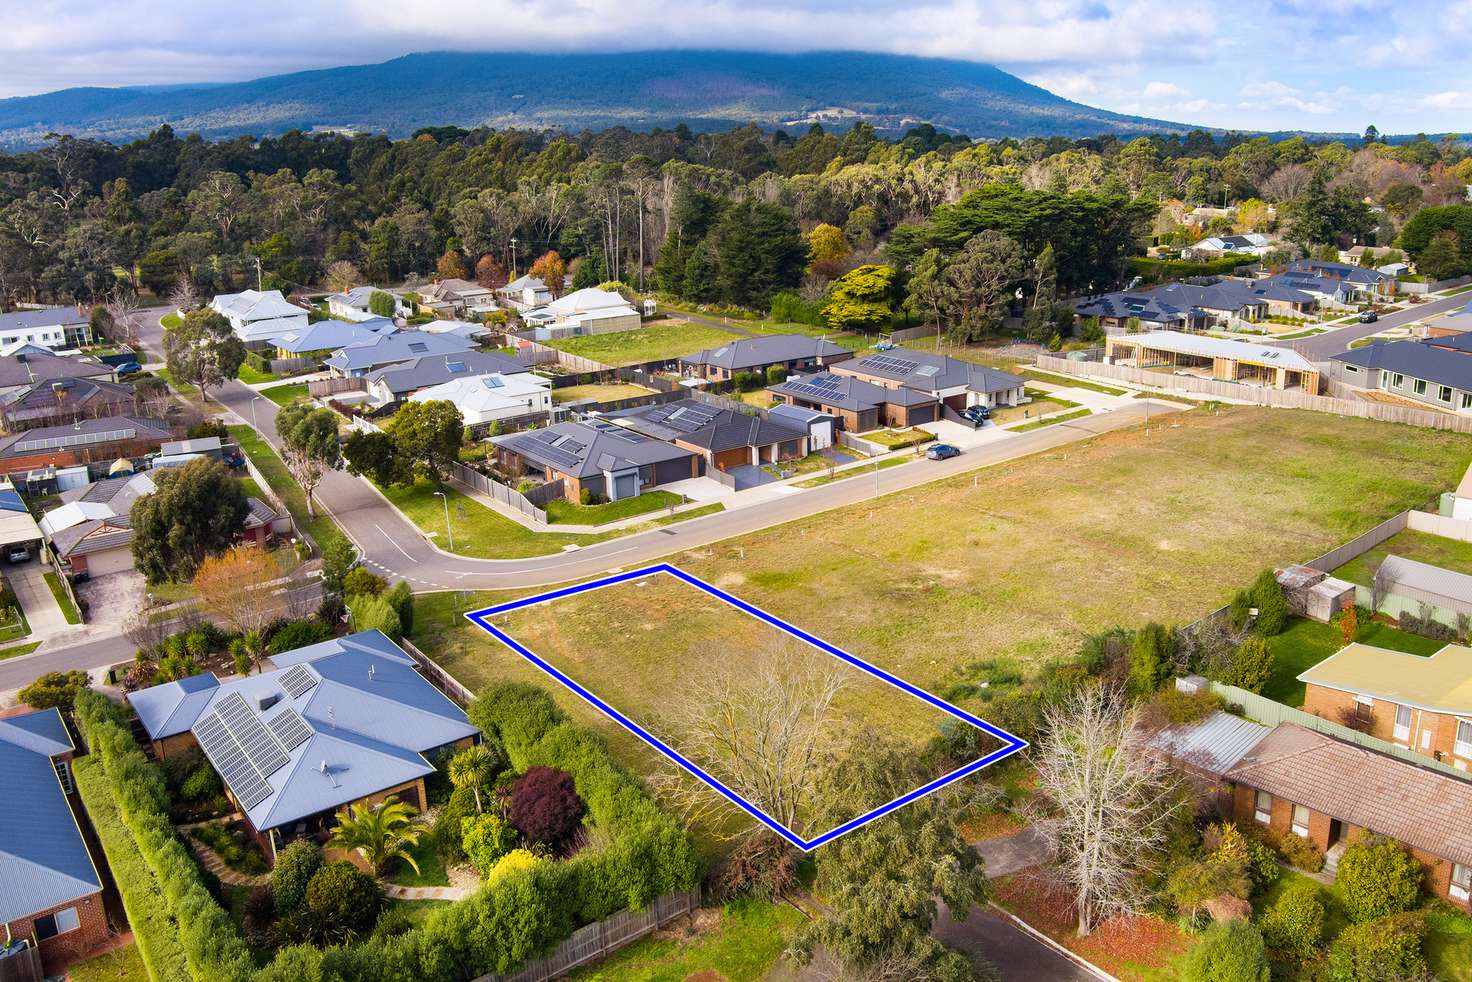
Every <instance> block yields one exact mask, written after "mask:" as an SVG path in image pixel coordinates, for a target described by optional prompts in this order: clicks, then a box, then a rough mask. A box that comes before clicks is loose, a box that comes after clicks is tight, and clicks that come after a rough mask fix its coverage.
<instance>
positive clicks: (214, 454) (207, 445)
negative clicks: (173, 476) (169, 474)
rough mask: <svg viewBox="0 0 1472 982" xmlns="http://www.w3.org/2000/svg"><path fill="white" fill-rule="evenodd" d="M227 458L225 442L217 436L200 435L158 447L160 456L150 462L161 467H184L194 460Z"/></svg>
mask: <svg viewBox="0 0 1472 982" xmlns="http://www.w3.org/2000/svg"><path fill="white" fill-rule="evenodd" d="M200 458H205V459H208V460H220V461H223V460H224V459H225V443H224V441H223V440H221V439H220V438H219V437H217V436H200V437H194V438H193V439H189V440H170V441H169V442H168V443H165V444H162V445H160V446H159V448H158V456H157V457H154V458H153V459H152V460H151V461H150V463H151V464H152V466H153V468H154V469H155V470H157V469H158V468H160V467H183V466H184V465H185V464H188V463H190V462H192V461H196V460H199V459H200Z"/></svg>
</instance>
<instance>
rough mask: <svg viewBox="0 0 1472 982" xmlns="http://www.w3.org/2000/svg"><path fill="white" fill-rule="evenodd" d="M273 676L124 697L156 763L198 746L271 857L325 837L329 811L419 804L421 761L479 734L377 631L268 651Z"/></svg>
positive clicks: (422, 798)
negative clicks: (396, 802) (393, 798)
mask: <svg viewBox="0 0 1472 982" xmlns="http://www.w3.org/2000/svg"><path fill="white" fill-rule="evenodd" d="M271 662H272V664H273V665H274V666H275V667H274V668H273V669H271V670H268V671H264V672H261V673H259V674H256V675H249V676H245V677H243V678H238V679H232V680H230V681H226V682H221V681H220V680H219V679H217V678H216V677H215V676H214V675H213V674H212V673H204V674H201V675H196V676H193V677H191V678H187V679H183V680H180V681H179V682H171V683H168V684H166V685H158V686H153V687H150V688H147V689H141V690H139V691H137V692H134V693H132V694H131V695H130V696H129V697H128V701H129V702H130V703H131V704H132V706H133V708H134V710H135V711H136V712H137V714H138V719H139V722H140V723H141V724H142V726H143V729H144V731H145V732H146V733H147V734H148V738H149V740H150V741H152V743H153V749H154V752H155V753H156V754H157V755H158V756H159V757H160V758H167V757H169V756H173V755H177V754H179V753H181V752H182V751H183V750H185V749H186V748H188V747H191V746H196V745H197V746H198V747H199V748H200V749H201V750H202V751H203V752H204V754H205V756H206V757H207V758H209V761H210V763H211V764H212V765H214V767H215V770H217V771H219V773H220V777H221V778H223V779H224V782H225V793H226V795H227V796H228V797H229V799H230V801H231V802H232V803H233V804H234V805H235V807H236V808H237V809H238V810H239V811H241V812H242V813H243V814H244V815H245V822H246V825H247V826H248V828H249V830H250V831H251V833H252V834H253V835H254V836H255V838H256V841H257V842H258V843H259V844H260V847H261V851H262V852H264V853H265V855H266V856H267V857H270V858H271V859H272V861H274V859H275V856H276V853H277V851H278V850H279V849H280V848H281V847H282V846H284V845H285V844H286V843H288V842H290V841H292V840H293V839H297V838H303V837H311V838H315V839H318V840H325V839H326V838H327V836H328V834H329V833H330V831H331V829H332V828H333V827H334V826H335V820H334V817H333V816H334V815H335V813H336V812H337V811H338V810H340V809H342V808H346V807H347V806H348V805H352V804H363V805H370V806H371V805H374V804H377V803H379V802H381V801H383V800H384V799H385V798H387V797H388V796H389V795H397V796H398V798H399V799H400V800H401V801H404V802H406V803H407V804H408V805H409V806H410V807H412V808H414V809H416V810H423V809H424V808H425V807H426V806H427V804H428V799H427V797H426V794H425V788H424V779H425V777H426V776H427V775H429V774H431V773H433V771H434V765H433V764H431V763H430V761H429V758H430V757H432V756H434V755H436V754H438V753H439V752H440V751H441V750H447V749H453V748H458V747H466V746H469V745H470V744H472V743H473V742H475V741H476V740H477V739H478V737H479V732H480V731H479V730H477V729H476V728H475V727H474V726H472V725H471V723H470V721H469V720H468V719H467V718H466V716H465V713H464V712H462V711H461V710H460V708H459V707H458V706H456V705H455V704H454V703H453V702H451V701H450V700H449V699H448V698H447V697H446V696H445V695H444V694H443V693H441V692H440V691H439V690H438V689H436V688H435V687H434V686H432V685H431V684H430V683H429V682H428V681H426V680H425V679H424V678H423V677H422V676H421V675H420V674H419V672H418V670H417V668H416V665H415V662H414V659H413V658H412V657H410V656H409V655H408V654H407V653H405V652H404V650H403V649H402V648H400V647H399V646H398V645H396V644H394V643H393V642H392V641H390V640H389V639H388V638H387V637H385V636H384V635H383V634H381V633H379V632H378V631H361V632H359V633H357V634H350V635H347V636H346V637H341V638H334V639H332V640H330V641H323V642H321V643H320V644H313V645H308V646H306V647H305V648H298V649H296V650H295V651H289V652H285V653H283V654H280V655H274V656H272V658H271Z"/></svg>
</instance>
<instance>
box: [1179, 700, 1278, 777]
mask: <svg viewBox="0 0 1472 982" xmlns="http://www.w3.org/2000/svg"><path fill="white" fill-rule="evenodd" d="M1269 732H1271V728H1270V727H1266V726H1263V725H1262V724H1261V723H1254V722H1252V721H1251V720H1246V719H1242V718H1240V717H1237V716H1232V715H1230V714H1228V713H1224V712H1221V711H1217V712H1214V713H1212V714H1211V715H1210V716H1208V717H1206V718H1205V719H1203V720H1198V721H1197V722H1194V723H1182V724H1180V725H1178V726H1171V727H1167V728H1166V729H1164V730H1161V731H1160V732H1159V733H1157V734H1155V735H1154V736H1153V737H1151V738H1150V745H1151V746H1153V747H1155V748H1156V749H1157V750H1160V751H1162V752H1163V753H1166V754H1168V755H1169V756H1171V757H1173V758H1175V759H1176V760H1177V761H1179V762H1181V763H1182V764H1185V765H1187V766H1189V767H1192V768H1194V769H1196V770H1200V771H1205V772H1206V773H1208V774H1211V775H1213V776H1218V777H1219V776H1220V775H1222V774H1225V773H1226V772H1227V771H1229V770H1231V769H1232V768H1233V767H1234V766H1236V764H1237V762H1238V761H1239V760H1241V759H1242V757H1243V755H1244V754H1246V753H1247V752H1248V751H1249V750H1251V749H1252V748H1253V747H1255V746H1256V745H1257V743H1258V741H1260V740H1261V739H1262V738H1263V737H1265V736H1267V735H1268V733H1269Z"/></svg>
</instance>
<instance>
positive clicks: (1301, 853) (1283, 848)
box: [1269, 832, 1324, 873]
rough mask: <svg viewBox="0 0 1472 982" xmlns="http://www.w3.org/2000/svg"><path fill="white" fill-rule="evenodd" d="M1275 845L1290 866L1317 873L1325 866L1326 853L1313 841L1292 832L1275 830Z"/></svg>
mask: <svg viewBox="0 0 1472 982" xmlns="http://www.w3.org/2000/svg"><path fill="white" fill-rule="evenodd" d="M1269 841H1271V842H1272V844H1273V847H1274V848H1276V849H1277V850H1278V851H1279V852H1280V853H1282V854H1283V858H1284V859H1286V860H1287V861H1288V865H1289V866H1294V867H1297V868H1298V869H1305V870H1308V871H1309V872H1310V873H1317V872H1318V871H1319V870H1321V869H1323V868H1324V854H1323V853H1321V852H1319V849H1318V847H1317V846H1315V845H1314V844H1313V843H1312V842H1310V841H1308V840H1307V839H1305V838H1303V837H1302V836H1299V835H1294V834H1293V833H1292V832H1273V833H1272V834H1271V838H1270V840H1269Z"/></svg>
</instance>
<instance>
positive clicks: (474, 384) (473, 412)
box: [409, 371, 552, 426]
mask: <svg viewBox="0 0 1472 982" xmlns="http://www.w3.org/2000/svg"><path fill="white" fill-rule="evenodd" d="M437 400H444V401H445V402H451V403H454V404H455V408H456V409H458V410H460V418H461V419H463V420H464V421H465V425H466V426H485V425H488V424H490V423H493V422H495V421H496V420H501V419H512V418H514V417H517V416H530V415H534V414H537V413H543V414H545V413H550V412H551V411H552V380H551V379H550V378H547V377H546V376H543V375H533V374H532V373H531V372H527V371H521V372H516V373H514V374H511V375H507V374H504V373H502V372H491V373H489V374H486V375H467V376H461V377H457V378H454V379H452V380H450V381H448V382H442V383H440V384H439V385H432V386H429V387H428V388H425V389H420V390H419V391H418V392H415V393H414V394H413V395H411V396H410V397H409V401H410V402H434V401H437Z"/></svg>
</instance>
